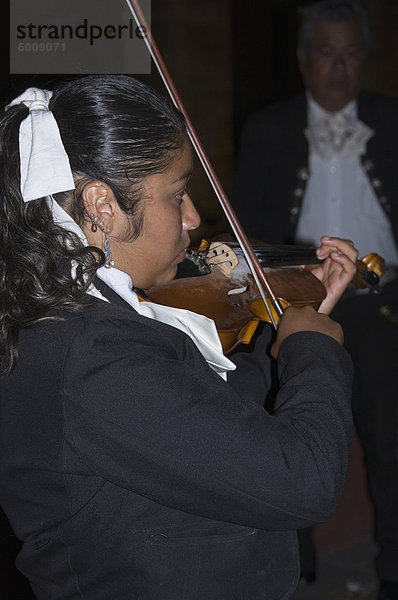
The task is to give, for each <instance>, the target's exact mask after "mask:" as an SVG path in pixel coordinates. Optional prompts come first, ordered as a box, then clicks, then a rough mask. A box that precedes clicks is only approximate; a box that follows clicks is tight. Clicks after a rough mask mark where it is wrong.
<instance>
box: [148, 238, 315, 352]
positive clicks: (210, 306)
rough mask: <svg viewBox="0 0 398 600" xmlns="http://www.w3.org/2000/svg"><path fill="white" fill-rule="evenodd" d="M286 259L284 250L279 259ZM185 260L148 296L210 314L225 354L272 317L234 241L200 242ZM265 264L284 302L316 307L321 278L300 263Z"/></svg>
mask: <svg viewBox="0 0 398 600" xmlns="http://www.w3.org/2000/svg"><path fill="white" fill-rule="evenodd" d="M265 247H266V246H263V247H262V248H263V249H264V248H265ZM270 249H272V255H273V257H272V259H271V262H272V263H273V264H275V247H270ZM235 250H236V252H235ZM307 254H308V252H307ZM310 256H312V261H313V262H314V263H316V262H318V261H317V259H316V255H315V254H314V252H313V251H312V253H311V255H310ZM285 260H286V258H285V254H284V253H283V254H281V261H282V262H284V261H285ZM296 260H297V259H296ZM186 261H188V263H193V264H194V267H193V268H192V265H189V264H188V266H187V267H188V268H185V270H186V271H187V272H188V276H186V275H185V273H184V267H186V266H185V265H184V263H185V262H186ZM186 261H184V263H182V265H181V267H180V269H179V273H178V274H177V277H176V279H173V280H172V281H170V282H168V283H166V284H163V285H159V286H155V287H153V288H151V289H149V290H145V293H146V295H147V298H146V299H149V300H151V301H153V302H156V303H158V304H164V305H167V306H173V307H175V308H183V309H187V310H191V311H193V312H196V313H200V314H203V315H205V316H207V317H209V318H210V319H213V320H214V322H215V324H216V327H217V330H218V332H219V335H220V339H221V343H222V346H223V350H224V353H226V354H227V353H228V352H231V350H233V349H234V348H235V347H236V346H237V345H238V344H241V343H243V344H248V343H249V342H250V340H251V338H252V336H253V334H254V332H255V330H256V328H257V325H258V323H259V322H260V321H267V322H270V320H271V319H270V315H269V310H268V309H267V308H266V306H265V304H264V301H263V299H262V298H261V296H260V293H259V290H258V287H257V285H256V283H255V281H254V279H253V275H252V274H251V272H250V269H249V267H248V265H247V262H246V260H245V258H244V256H243V255H242V253H241V252H239V245H238V244H234V243H231V242H228V243H227V244H226V243H224V242H212V243H211V244H209V243H208V242H203V243H202V245H201V247H200V249H199V251H197V252H196V253H194V252H192V253H189V254H188V257H187V259H186ZM263 269H264V271H265V273H266V276H267V278H268V280H269V282H270V285H271V286H272V288H273V289H274V290H277V293H278V299H279V301H280V303H281V305H282V306H283V307H284V308H286V307H287V306H304V305H311V306H313V307H314V308H315V309H317V308H318V307H319V305H320V304H321V302H322V300H323V299H324V298H325V296H326V291H325V288H324V286H323V284H322V283H321V282H320V281H319V280H318V279H317V278H316V277H315V276H314V275H313V274H312V273H311V271H309V270H308V269H306V268H305V266H303V265H294V266H291V265H290V266H280V267H275V266H272V267H270V266H263Z"/></svg>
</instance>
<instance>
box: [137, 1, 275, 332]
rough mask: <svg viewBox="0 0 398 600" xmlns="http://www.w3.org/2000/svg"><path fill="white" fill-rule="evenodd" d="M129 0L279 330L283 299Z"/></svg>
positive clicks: (143, 22)
mask: <svg viewBox="0 0 398 600" xmlns="http://www.w3.org/2000/svg"><path fill="white" fill-rule="evenodd" d="M126 3H127V6H128V7H129V9H130V11H131V14H132V16H133V18H134V20H135V22H136V23H137V25H138V27H139V28H140V29H141V30H142V31H143V32H145V35H144V36H143V38H144V41H145V44H146V46H147V48H148V51H149V53H150V55H151V57H152V59H153V61H154V63H155V65H156V68H157V70H158V72H159V74H160V76H161V78H162V80H163V83H164V85H165V87H166V89H167V91H168V93H169V95H170V98H171V99H172V101H173V103H174V104H175V106H176V107H177V108H178V109H179V110H180V112H182V114H183V115H184V117H185V121H186V124H187V131H188V135H189V138H190V140H191V142H192V145H193V147H194V148H195V151H196V153H197V155H198V157H199V160H200V162H201V163H202V166H203V168H204V170H205V173H206V175H207V177H208V179H209V181H210V183H211V185H212V187H213V190H214V192H215V194H216V196H217V198H218V201H219V203H220V204H221V207H222V209H223V211H224V213H225V216H226V218H227V220H228V222H229V224H230V226H231V229H232V231H233V233H234V235H235V237H236V239H237V241H238V242H239V245H240V246H241V248H242V251H243V253H244V255H245V258H246V260H247V264H248V265H249V268H250V271H251V273H252V275H253V278H254V281H255V282H256V284H257V287H258V289H259V292H260V294H261V297H262V299H263V301H264V304H265V306H266V309H267V312H268V314H269V316H270V319H271V322H272V324H273V326H274V327H275V329H276V327H277V324H278V320H279V318H280V317H281V316H282V314H283V308H282V306H281V304H280V302H279V300H278V299H277V297H276V296H275V294H274V293H273V291H272V289H271V287H270V285H269V282H268V280H267V278H266V276H265V273H264V271H263V269H262V267H261V265H260V263H259V261H258V258H257V256H256V255H255V253H254V251H253V249H252V247H251V245H250V242H249V240H248V239H247V236H246V234H245V232H244V231H243V229H242V226H241V225H240V223H239V221H238V219H237V216H236V214H235V212H234V210H233V208H232V206H231V205H230V203H229V201H228V199H227V196H226V194H225V192H224V190H223V188H222V186H221V183H220V181H219V179H218V177H217V175H216V174H215V172H214V170H213V167H212V166H211V164H210V161H209V159H208V157H207V155H206V153H205V151H204V148H203V146H202V144H201V142H200V140H199V138H198V136H197V134H196V131H195V129H194V127H193V125H192V123H191V120H190V118H189V116H188V113H187V111H186V110H185V107H184V105H183V103H182V101H181V98H180V95H179V94H178V92H177V89H176V87H175V85H174V83H173V80H172V78H171V76H170V73H169V72H168V70H167V67H166V65H165V63H164V61H163V58H162V56H161V54H160V51H159V48H158V46H157V44H156V42H155V40H154V38H153V35H152V32H151V30H150V28H149V26H148V23H147V21H146V19H145V16H144V14H143V12H142V9H141V6H140V4H139V2H138V0H126ZM271 306H272V307H273V309H274V311H275V313H276V317H275V315H274V313H273V311H272V308H271Z"/></svg>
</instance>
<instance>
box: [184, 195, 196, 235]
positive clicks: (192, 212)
mask: <svg viewBox="0 0 398 600" xmlns="http://www.w3.org/2000/svg"><path fill="white" fill-rule="evenodd" d="M183 209H184V212H183V217H182V221H183V228H184V230H185V231H192V230H193V229H197V228H198V227H199V225H200V216H199V213H198V211H197V210H196V208H195V206H194V203H193V202H192V200H191V197H190V196H189V194H187V193H185V194H184V203H183Z"/></svg>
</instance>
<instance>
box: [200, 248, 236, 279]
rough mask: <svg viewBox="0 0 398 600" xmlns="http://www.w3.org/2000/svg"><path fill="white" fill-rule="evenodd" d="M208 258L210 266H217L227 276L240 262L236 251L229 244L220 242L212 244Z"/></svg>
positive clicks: (207, 254)
mask: <svg viewBox="0 0 398 600" xmlns="http://www.w3.org/2000/svg"><path fill="white" fill-rule="evenodd" d="M206 259H207V262H208V264H209V267H210V268H213V267H215V266H217V267H218V268H219V269H220V270H221V271H222V272H223V273H224V275H226V276H227V277H228V276H229V275H230V274H231V273H232V271H233V270H234V269H235V267H236V266H237V265H238V263H239V260H238V258H237V256H236V254H235V252H234V251H233V250H232V249H231V248H230V247H229V246H228V245H227V244H224V243H220V242H212V243H211V244H210V246H209V247H208V249H207V253H206Z"/></svg>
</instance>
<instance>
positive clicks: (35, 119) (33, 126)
mask: <svg viewBox="0 0 398 600" xmlns="http://www.w3.org/2000/svg"><path fill="white" fill-rule="evenodd" d="M51 96H52V92H50V91H49V90H41V89H39V88H28V89H27V90H25V91H24V92H23V94H21V95H20V96H18V97H17V98H15V99H14V100H13V101H12V102H11V103H10V104H9V105H8V106H7V108H9V107H10V106H15V105H16V104H25V106H27V107H28V108H29V115H28V116H27V117H26V119H24V120H23V121H22V122H21V125H20V129H19V156H20V164H21V169H20V172H21V194H22V198H23V200H24V202H29V201H30V200H36V199H37V198H42V197H43V196H49V195H51V194H56V193H57V192H65V191H67V190H73V189H75V184H74V181H73V175H72V171H71V168H70V164H69V159H68V156H67V154H66V151H65V148H64V145H63V143H62V140H61V135H60V133H59V129H58V125H57V122H56V120H55V118H54V115H53V113H52V112H51V111H50V110H49V108H48V104H49V101H50V98H51Z"/></svg>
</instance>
